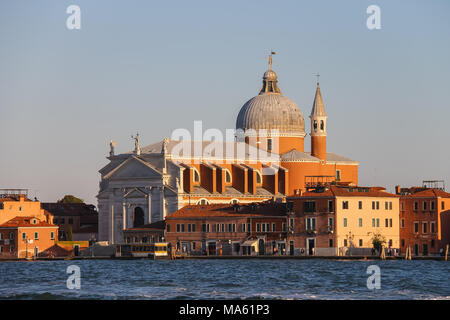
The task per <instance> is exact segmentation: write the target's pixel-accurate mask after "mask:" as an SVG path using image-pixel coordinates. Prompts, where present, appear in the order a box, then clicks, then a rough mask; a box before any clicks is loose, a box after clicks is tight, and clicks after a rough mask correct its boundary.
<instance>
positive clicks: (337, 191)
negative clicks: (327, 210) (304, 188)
mask: <svg viewBox="0 0 450 320" xmlns="http://www.w3.org/2000/svg"><path fill="white" fill-rule="evenodd" d="M300 197H390V198H397V197H399V196H398V195H395V194H393V193H389V192H386V191H385V188H383V187H356V186H354V187H350V186H349V187H338V186H330V188H327V189H322V190H317V191H309V192H304V193H303V194H302V195H301V196H300Z"/></svg>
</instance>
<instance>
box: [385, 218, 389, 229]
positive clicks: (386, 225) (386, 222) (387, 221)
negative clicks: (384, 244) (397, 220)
mask: <svg viewBox="0 0 450 320" xmlns="http://www.w3.org/2000/svg"><path fill="white" fill-rule="evenodd" d="M385 227H386V228H387V227H389V219H386V220H385Z"/></svg>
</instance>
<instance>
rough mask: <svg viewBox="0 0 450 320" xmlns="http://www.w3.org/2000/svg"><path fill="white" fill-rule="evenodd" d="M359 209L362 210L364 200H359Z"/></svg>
mask: <svg viewBox="0 0 450 320" xmlns="http://www.w3.org/2000/svg"><path fill="white" fill-rule="evenodd" d="M358 209H359V210H362V201H358Z"/></svg>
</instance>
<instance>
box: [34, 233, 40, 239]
mask: <svg viewBox="0 0 450 320" xmlns="http://www.w3.org/2000/svg"><path fill="white" fill-rule="evenodd" d="M34 239H35V240H38V239H39V233H38V232H35V233H34Z"/></svg>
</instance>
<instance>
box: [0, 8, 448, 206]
mask: <svg viewBox="0 0 450 320" xmlns="http://www.w3.org/2000/svg"><path fill="white" fill-rule="evenodd" d="M71 4H76V5H79V6H80V7H81V30H73V31H70V30H68V29H67V28H66V19H67V17H68V14H66V8H67V7H68V6H69V5H71ZM371 4H377V5H379V6H380V7H381V26H382V29H381V30H373V31H370V30H368V29H367V28H366V18H367V14H366V8H367V7H368V6H369V5H371ZM449 9H450V1H448V0H441V1H438V0H434V1H378V0H373V1H363V0H352V1H350V0H349V1H334V0H330V1H261V0H258V1H256V0H255V1H242V0H240V1H230V0H227V1H211V0H205V1H195V0H193V1H173V0H172V1H99V0H97V1H87V0H84V1H81V0H72V1H56V0H53V1H47V0H43V1H18V0H14V1H13V0H10V1H7V0H3V1H1V2H0V41H1V46H0V111H1V112H0V134H1V136H0V187H2V188H14V187H21V188H29V189H30V191H31V195H32V196H35V195H36V196H37V197H38V198H39V199H40V200H42V201H56V200H57V199H59V198H61V197H62V196H63V195H64V194H74V195H76V196H79V197H81V198H83V199H85V200H86V201H88V202H91V203H94V204H96V199H95V195H96V194H97V191H98V182H99V179H100V175H99V173H98V170H99V169H100V168H101V167H102V166H104V165H105V164H106V163H107V159H105V156H107V154H108V151H109V140H110V139H115V140H116V141H117V144H118V145H117V151H118V152H126V151H130V150H131V149H133V146H134V145H133V141H132V140H131V139H130V135H131V134H135V133H136V132H137V131H139V133H140V137H141V143H142V145H147V144H151V143H153V142H156V141H158V140H160V139H162V138H163V137H165V136H170V134H171V132H172V130H173V129H175V128H180V127H185V128H188V129H191V128H192V126H193V121H194V120H203V122H204V127H207V128H220V129H225V128H233V127H234V125H235V119H236V116H237V113H238V111H239V109H240V107H241V106H242V105H243V104H244V103H245V101H247V100H248V99H249V98H251V97H252V96H254V95H256V94H257V93H258V90H259V88H260V85H261V77H262V74H263V72H264V71H265V69H266V67H267V62H266V60H265V55H267V53H268V52H269V51H270V50H271V49H273V50H275V51H276V52H277V55H276V56H275V57H274V69H275V70H276V71H277V73H278V76H279V84H280V87H281V89H282V92H283V94H284V95H286V96H288V97H290V98H291V99H293V100H294V101H295V102H296V103H297V104H298V105H299V107H300V109H301V110H302V112H303V114H304V116H305V120H309V119H308V117H307V116H308V115H309V112H310V110H311V106H312V102H313V97H314V88H315V78H314V76H313V74H314V73H316V72H320V74H321V75H322V76H321V78H320V80H321V88H322V94H323V96H324V101H325V106H326V110H327V113H328V116H329V118H328V150H329V151H332V152H336V153H339V154H341V155H344V156H348V157H351V158H353V159H355V160H358V161H360V171H359V173H360V184H361V185H383V186H386V187H387V188H388V190H392V189H393V186H394V185H396V184H401V185H403V186H409V185H417V184H421V181H422V180H423V179H445V180H446V182H447V184H448V185H450V161H449V160H450V148H449V141H450V127H449V119H450V102H449V101H450V97H449V95H450V89H449V84H450V18H449V14H450V10H449ZM306 123H307V126H306V128H307V131H309V121H306ZM306 141H307V143H306V144H305V149H306V150H309V139H306Z"/></svg>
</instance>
